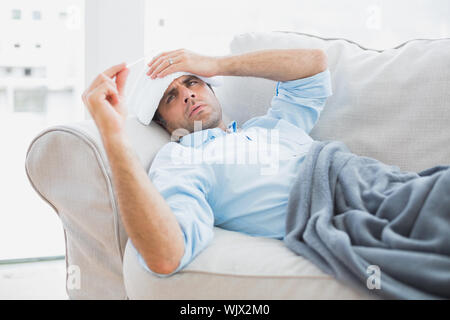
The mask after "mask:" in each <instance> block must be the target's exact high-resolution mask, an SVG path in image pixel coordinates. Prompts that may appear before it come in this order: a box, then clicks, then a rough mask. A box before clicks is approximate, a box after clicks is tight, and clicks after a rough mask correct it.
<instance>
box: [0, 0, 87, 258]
mask: <svg viewBox="0 0 450 320" xmlns="http://www.w3.org/2000/svg"><path fill="white" fill-rule="evenodd" d="M16 2H17V1H16V0H1V1H0V10H2V9H3V10H4V11H5V12H8V11H6V8H14V6H15V3H16ZM20 3H21V5H22V6H23V8H21V9H20V10H19V9H14V10H12V11H11V12H12V13H11V14H12V19H3V20H1V19H0V38H1V39H4V41H5V43H8V45H7V46H5V47H4V50H3V51H2V54H1V55H0V145H1V146H2V150H3V152H2V156H1V164H2V165H1V166H0V177H1V179H0V194H1V195H3V196H2V198H1V199H2V201H1V203H0V243H1V244H2V245H0V260H10V259H23V258H36V257H48V256H63V255H64V254H65V248H64V233H63V228H62V225H61V221H60V220H59V218H58V216H57V214H56V213H55V212H54V211H53V209H52V208H51V207H50V206H49V205H48V204H47V203H46V202H45V201H43V200H42V199H41V198H40V197H39V195H38V194H37V193H36V191H35V190H34V189H33V187H32V186H31V184H30V182H29V181H28V178H27V176H26V172H25V170H24V160H25V155H26V152H27V149H28V146H29V145H30V143H31V141H32V139H33V138H34V137H36V135H37V134H38V133H39V132H40V131H42V130H43V129H45V128H48V127H50V126H52V125H56V124H64V123H68V122H74V121H82V120H83V119H84V113H85V108H84V106H83V103H82V101H81V94H82V92H83V91H84V87H85V83H84V57H85V54H84V34H85V33H84V5H85V0H58V1H53V0H22V1H20ZM68 8H77V12H78V13H79V16H78V21H79V28H78V29H75V28H69V27H67V26H66V25H65V24H64V23H61V20H60V19H59V18H58V15H59V13H60V12H65V11H67V9H68ZM72 10H74V9H72ZM43 12H45V14H47V13H48V15H49V17H50V16H52V17H53V19H48V20H46V21H45V24H44V23H39V24H36V21H39V20H42V19H43V16H42V13H43ZM22 15H24V16H22ZM25 16H27V17H29V18H28V19H22V18H23V17H25ZM13 19H14V20H13ZM18 19H22V20H21V21H20V25H19V24H17V21H15V20H18Z"/></svg>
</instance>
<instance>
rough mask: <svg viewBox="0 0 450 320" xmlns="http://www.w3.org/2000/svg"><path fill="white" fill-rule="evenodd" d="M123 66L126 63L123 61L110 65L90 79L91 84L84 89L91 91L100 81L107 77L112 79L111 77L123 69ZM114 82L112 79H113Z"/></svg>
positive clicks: (124, 66)
mask: <svg viewBox="0 0 450 320" xmlns="http://www.w3.org/2000/svg"><path fill="white" fill-rule="evenodd" d="M124 68H126V63H125V62H123V63H121V64H118V65H115V66H112V67H111V68H109V69H107V70H105V71H103V72H102V73H100V74H99V75H98V76H97V77H96V78H95V79H94V81H92V83H91V85H90V86H89V88H88V89H87V90H86V91H92V90H94V89H95V88H96V87H97V86H98V85H99V84H100V83H102V82H103V81H105V80H106V79H109V80H110V81H113V80H112V78H113V77H114V76H115V75H116V74H117V73H118V72H120V71H121V70H123V69H124ZM113 82H114V81H113Z"/></svg>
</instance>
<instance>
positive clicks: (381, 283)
mask: <svg viewBox="0 0 450 320" xmlns="http://www.w3.org/2000/svg"><path fill="white" fill-rule="evenodd" d="M284 242H285V244H286V245H287V247H288V248H290V249H291V250H293V251H294V252H295V253H297V254H299V255H302V256H304V257H305V258H307V259H309V260H311V261H312V262H313V263H314V264H316V265H317V266H318V267H319V268H320V269H321V270H322V271H324V272H326V273H328V274H331V275H333V276H334V277H335V278H336V279H337V280H340V281H342V282H344V283H348V284H350V285H353V286H355V287H356V288H359V289H360V290H364V291H365V292H367V293H368V294H370V295H371V294H374V295H376V296H377V297H382V298H387V299H448V298H450V165H449V166H445V165H441V166H435V167H432V168H429V169H426V170H423V171H421V172H419V173H416V172H406V171H401V170H400V169H399V167H397V166H392V165H387V164H384V163H382V162H380V161H378V160H376V159H373V158H369V157H365V156H359V155H356V154H353V153H352V152H351V151H350V150H349V149H348V148H347V146H346V145H345V144H344V143H343V142H341V141H315V142H313V144H312V146H311V149H310V150H309V152H308V154H307V155H306V157H305V161H304V162H303V163H302V165H301V167H300V168H299V172H298V175H297V177H296V180H295V183H294V185H293V188H292V190H291V193H290V195H289V201H288V213H287V219H286V236H285V238H284Z"/></svg>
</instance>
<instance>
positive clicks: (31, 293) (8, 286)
mask: <svg viewBox="0 0 450 320" xmlns="http://www.w3.org/2000/svg"><path fill="white" fill-rule="evenodd" d="M65 268H66V262H65V260H56V261H46V262H31V263H20V264H11V265H0V300H12V299H14V300H23V299H27V300H36V299H42V300H66V299H68V297H67V294H66V283H65V282H66V270H65Z"/></svg>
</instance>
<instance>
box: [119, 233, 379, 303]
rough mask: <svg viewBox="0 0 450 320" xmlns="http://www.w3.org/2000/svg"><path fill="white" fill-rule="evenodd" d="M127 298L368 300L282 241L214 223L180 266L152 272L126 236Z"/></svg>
mask: <svg viewBox="0 0 450 320" xmlns="http://www.w3.org/2000/svg"><path fill="white" fill-rule="evenodd" d="M123 274H124V282H125V287H126V291H127V294H128V297H129V298H130V299H189V300H195V299H205V300H209V299H219V300H220V299H275V300H277V299H371V298H374V297H372V296H371V295H370V292H369V291H367V292H361V291H358V289H354V288H352V287H349V286H348V285H346V284H342V283H340V282H338V281H337V280H335V279H334V278H333V277H331V276H329V275H327V274H325V273H323V272H322V271H320V270H319V269H318V268H317V267H315V266H314V265H313V264H312V263H311V262H309V261H308V260H306V259H304V258H303V257H301V256H298V255H296V254H295V253H293V252H292V251H290V250H289V249H288V248H287V247H286V246H285V245H284V243H283V242H282V241H280V240H276V239H268V238H261V237H252V236H248V235H245V234H242V233H238V232H234V231H228V230H224V229H220V228H217V227H216V228H214V240H213V241H212V242H211V244H210V245H209V246H208V247H207V248H206V249H205V250H204V251H202V252H201V253H200V254H199V255H198V256H197V257H196V258H195V259H194V260H193V261H192V262H191V263H190V264H189V265H188V266H187V267H186V268H184V269H183V270H181V271H180V272H178V273H176V274H174V275H172V276H170V277H164V278H162V277H158V276H156V275H153V274H151V273H149V272H148V271H146V270H145V269H144V268H143V267H142V265H141V264H140V263H139V262H138V258H137V252H136V250H135V249H134V247H133V246H132V245H131V243H130V241H128V243H127V246H126V249H125V255H124V264H123Z"/></svg>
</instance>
